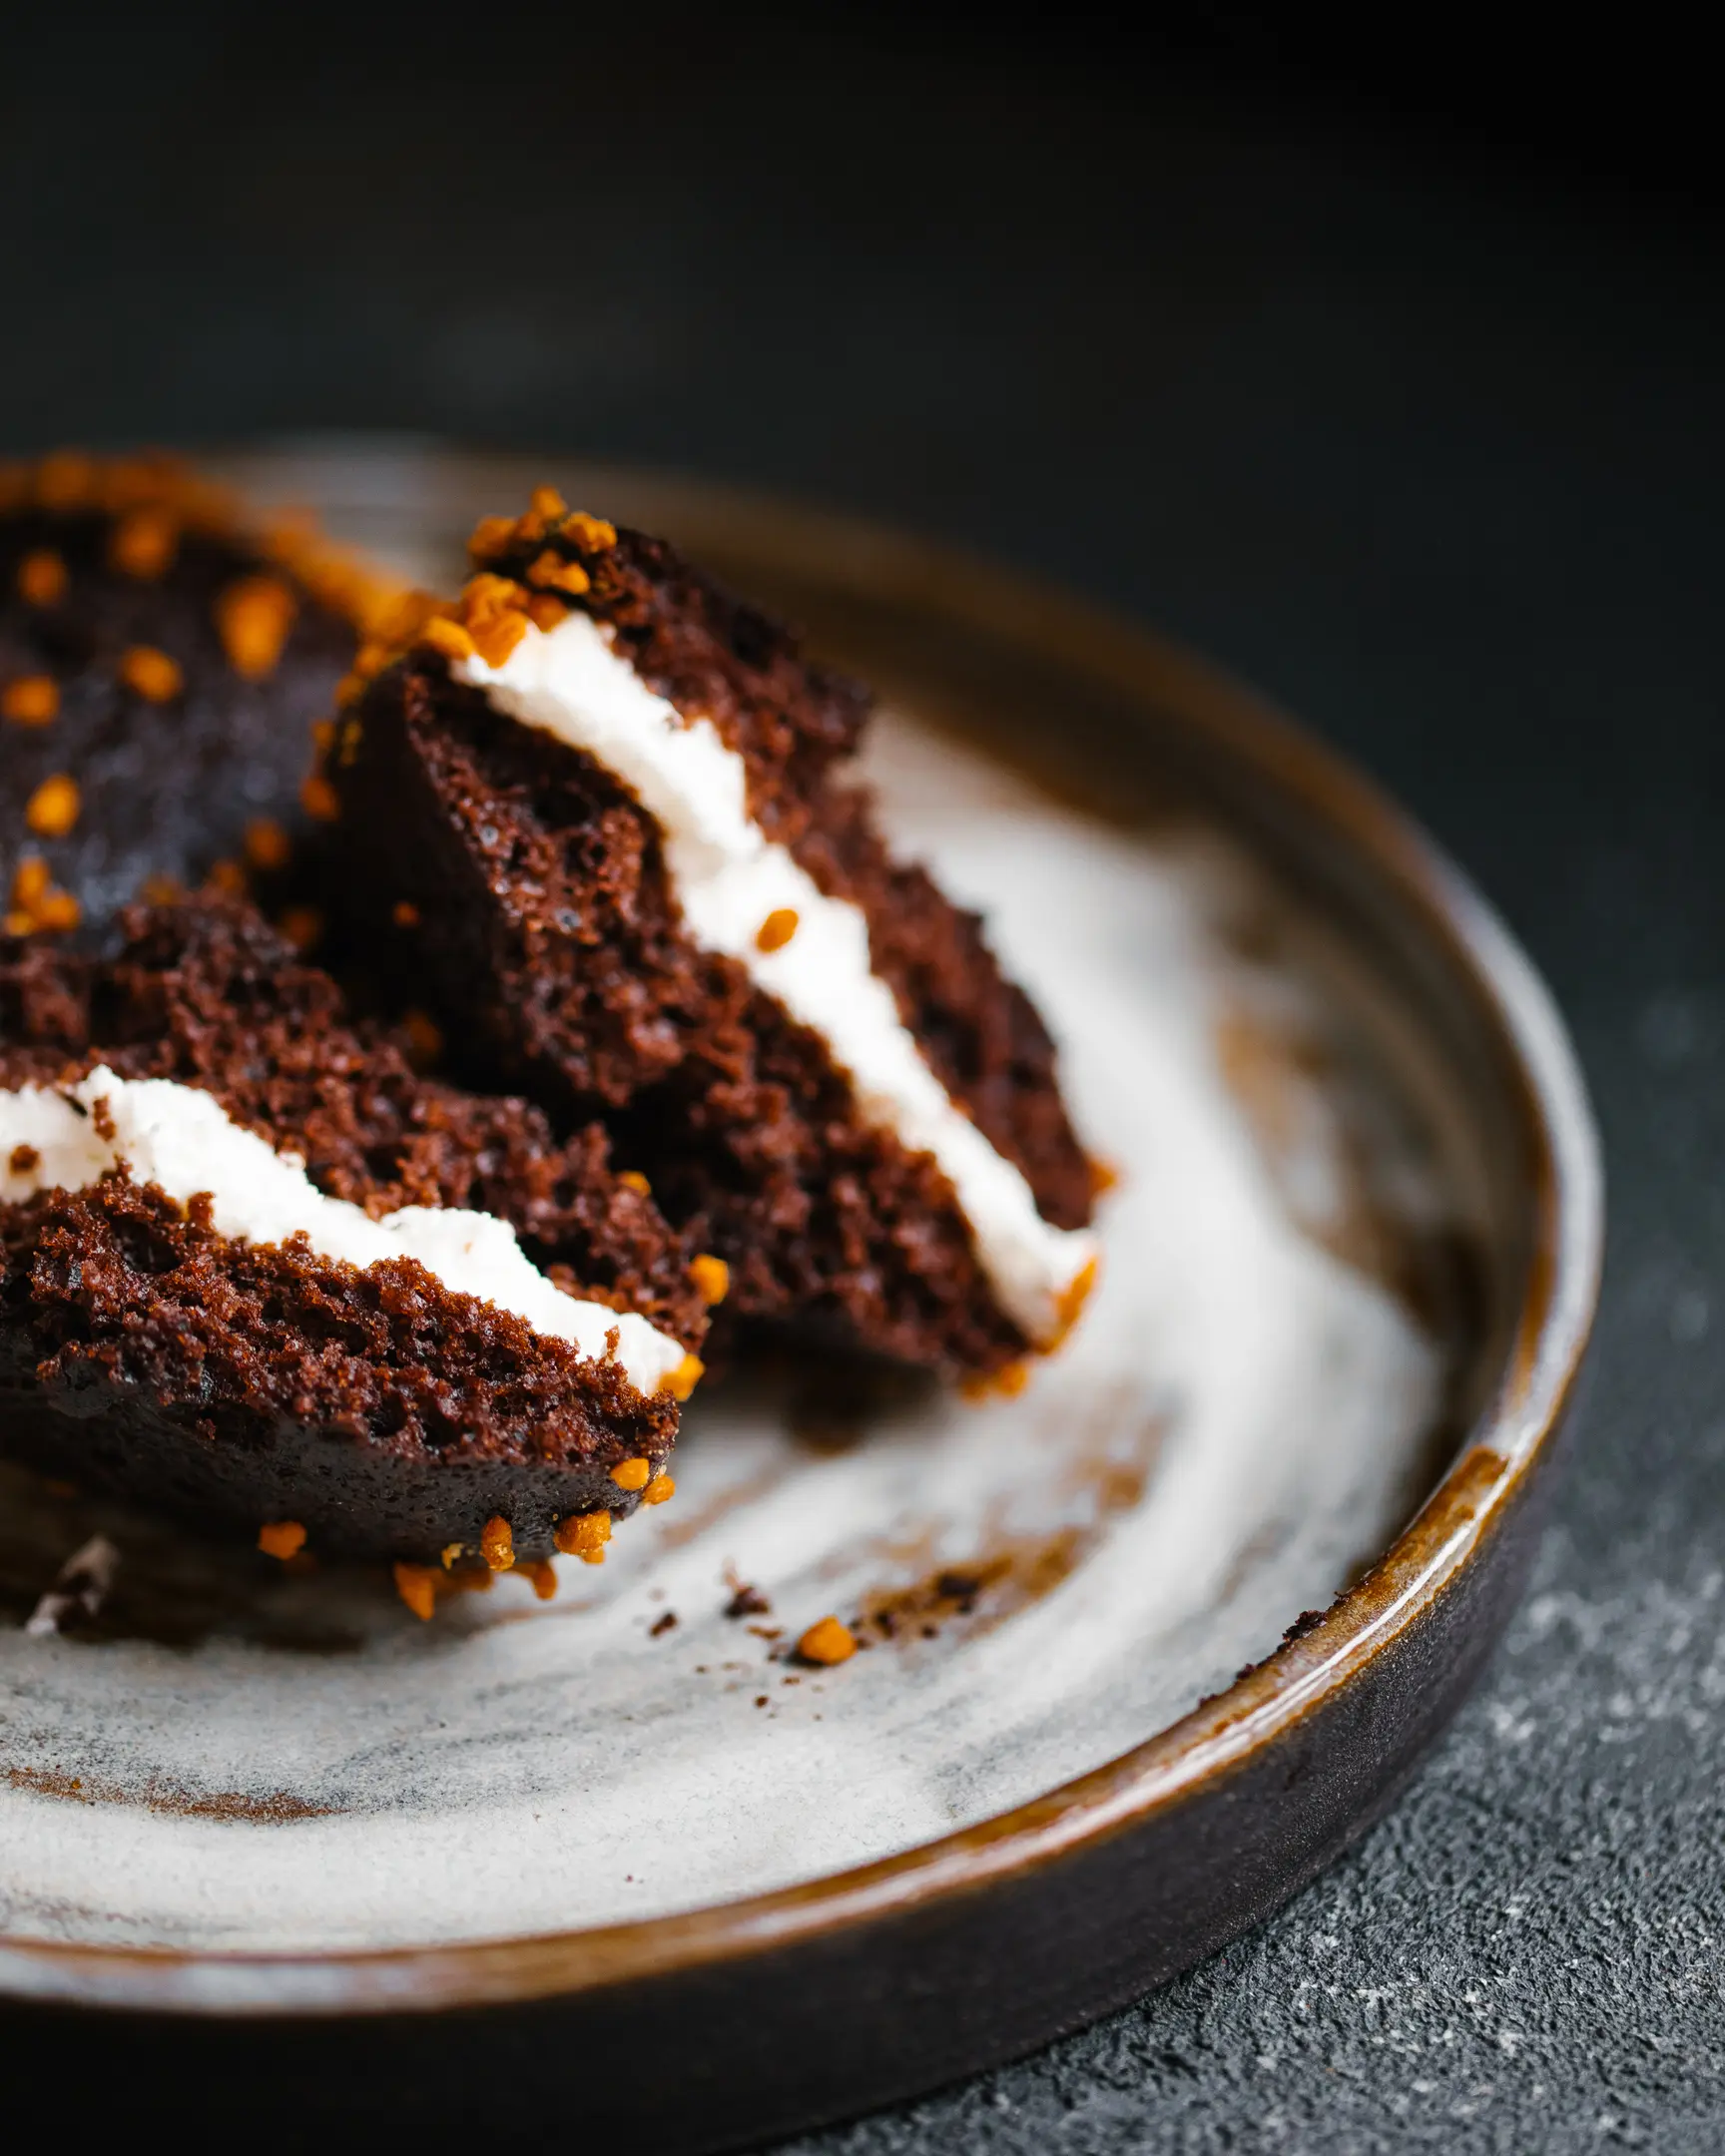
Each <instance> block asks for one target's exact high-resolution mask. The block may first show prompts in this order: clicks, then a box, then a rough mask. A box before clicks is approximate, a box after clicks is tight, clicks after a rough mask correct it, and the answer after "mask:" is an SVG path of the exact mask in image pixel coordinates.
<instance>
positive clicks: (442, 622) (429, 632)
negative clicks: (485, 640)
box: [419, 614, 473, 659]
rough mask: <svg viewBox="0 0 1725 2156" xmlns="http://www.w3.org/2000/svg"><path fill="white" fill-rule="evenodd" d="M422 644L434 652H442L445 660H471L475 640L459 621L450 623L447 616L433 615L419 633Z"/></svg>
mask: <svg viewBox="0 0 1725 2156" xmlns="http://www.w3.org/2000/svg"><path fill="white" fill-rule="evenodd" d="M419 641H420V643H421V644H426V645H429V646H430V648H431V650H432V651H436V652H441V653H442V654H443V656H444V658H445V659H471V658H472V656H473V639H472V638H471V637H470V636H469V635H468V634H467V632H466V630H465V629H463V628H462V626H461V624H460V623H459V622H458V621H450V620H449V619H448V617H447V616H446V615H442V614H433V615H432V617H431V619H430V620H429V621H428V622H427V623H426V624H425V626H424V628H423V629H421V630H420V632H419Z"/></svg>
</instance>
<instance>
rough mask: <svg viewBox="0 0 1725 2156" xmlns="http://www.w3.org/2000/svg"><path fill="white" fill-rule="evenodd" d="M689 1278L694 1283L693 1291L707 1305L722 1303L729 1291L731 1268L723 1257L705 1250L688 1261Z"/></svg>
mask: <svg viewBox="0 0 1725 2156" xmlns="http://www.w3.org/2000/svg"><path fill="white" fill-rule="evenodd" d="M689 1278H690V1279H691V1280H692V1281H693V1282H694V1283H695V1293H696V1294H697V1295H698V1296H699V1297H700V1298H701V1300H702V1302H703V1303H706V1304H708V1305H709V1306H711V1305H712V1304H715V1303H723V1302H724V1300H725V1298H726V1297H727V1296H728V1295H729V1294H730V1293H731V1268H730V1267H729V1266H728V1265H727V1264H726V1263H725V1261H724V1259H723V1258H715V1257H713V1256H711V1255H710V1254H709V1253H708V1252H706V1251H703V1252H702V1254H701V1256H700V1257H699V1258H692V1259H691V1260H690V1261H689Z"/></svg>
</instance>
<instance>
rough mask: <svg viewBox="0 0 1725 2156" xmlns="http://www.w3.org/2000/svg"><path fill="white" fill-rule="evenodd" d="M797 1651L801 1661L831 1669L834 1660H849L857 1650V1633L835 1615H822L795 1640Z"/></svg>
mask: <svg viewBox="0 0 1725 2156" xmlns="http://www.w3.org/2000/svg"><path fill="white" fill-rule="evenodd" d="M797 1652H798V1655H799V1656H800V1657H801V1658H802V1660H803V1661H805V1662H818V1663H820V1665H821V1666H822V1668H824V1669H831V1668H832V1667H833V1665H834V1664H835V1663H836V1662H849V1661H850V1659H851V1657H852V1656H853V1655H854V1654H855V1653H856V1652H857V1635H856V1633H854V1632H853V1631H852V1629H851V1627H850V1626H849V1625H848V1624H842V1623H841V1622H840V1620H839V1619H838V1618H837V1617H823V1618H822V1619H821V1621H820V1623H819V1624H812V1625H811V1626H810V1627H809V1629H808V1631H807V1632H805V1633H804V1635H803V1637H802V1638H801V1639H800V1640H799V1641H798V1642H797Z"/></svg>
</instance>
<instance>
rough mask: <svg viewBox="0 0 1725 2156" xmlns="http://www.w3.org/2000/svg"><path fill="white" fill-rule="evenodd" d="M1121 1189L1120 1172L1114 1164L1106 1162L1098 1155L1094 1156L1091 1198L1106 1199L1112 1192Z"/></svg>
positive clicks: (1091, 1175) (1092, 1159) (1091, 1168)
mask: <svg viewBox="0 0 1725 2156" xmlns="http://www.w3.org/2000/svg"><path fill="white" fill-rule="evenodd" d="M1119 1187H1120V1171H1119V1169H1118V1168H1116V1167H1115V1165H1114V1163H1113V1162H1112V1161H1105V1160H1103V1159H1101V1158H1100V1157H1099V1156H1097V1155H1092V1156H1091V1161H1090V1195H1091V1197H1092V1198H1105V1197H1106V1196H1107V1195H1108V1193H1109V1192H1110V1191H1111V1190H1118V1189H1119Z"/></svg>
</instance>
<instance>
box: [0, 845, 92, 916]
mask: <svg viewBox="0 0 1725 2156" xmlns="http://www.w3.org/2000/svg"><path fill="white" fill-rule="evenodd" d="M79 912H80V909H79V905H78V901H77V899H76V898H75V897H73V895H72V893H71V892H70V891H64V890H59V889H56V887H55V884H54V880H53V877H52V876H51V875H50V873H49V869H48V863H47V862H46V861H45V860H44V859H43V858H42V856H41V855H40V854H39V853H27V854H26V855H25V856H24V858H23V859H22V860H21V861H20V862H19V863H18V866H17V868H16V870H15V871H14V873H13V877H12V892H11V903H10V905H9V906H8V908H7V910H6V914H5V918H4V921H3V922H0V926H4V928H5V931H6V933H7V934H8V935H20V936H21V935H33V934H34V933H35V932H36V930H37V929H39V928H76V927H77V925H78V921H79Z"/></svg>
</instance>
